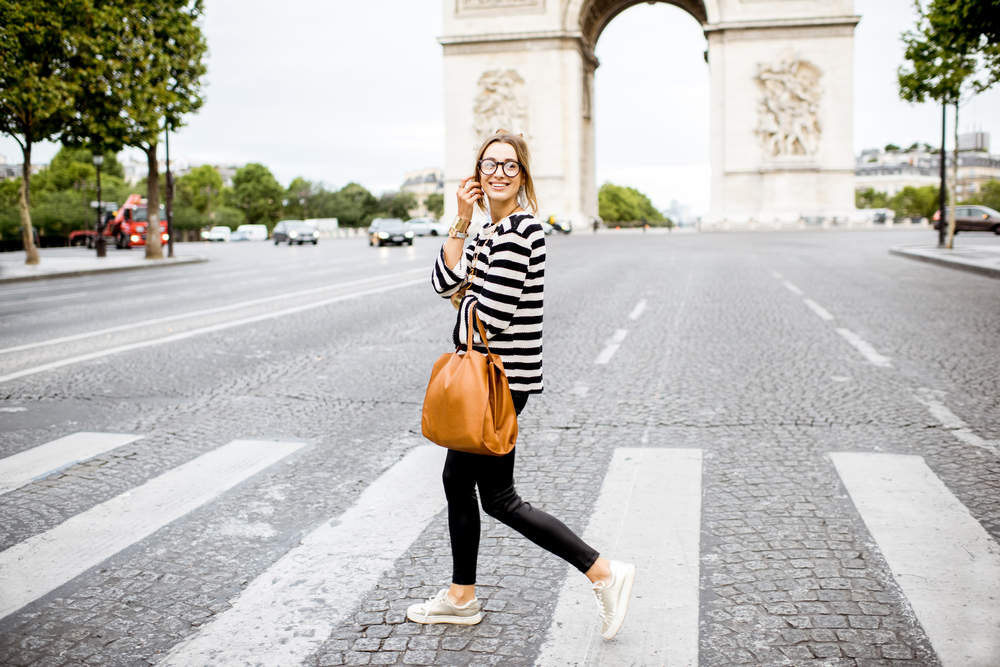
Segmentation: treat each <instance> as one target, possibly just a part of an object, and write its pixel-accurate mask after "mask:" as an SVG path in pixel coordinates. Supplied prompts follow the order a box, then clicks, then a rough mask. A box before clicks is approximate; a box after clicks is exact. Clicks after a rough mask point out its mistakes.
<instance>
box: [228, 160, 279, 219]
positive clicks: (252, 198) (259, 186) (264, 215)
mask: <svg viewBox="0 0 1000 667" xmlns="http://www.w3.org/2000/svg"><path fill="white" fill-rule="evenodd" d="M284 194H285V189H284V188H283V187H281V185H280V184H279V183H278V181H277V180H276V179H275V178H274V175H273V174H272V173H271V171H270V170H269V169H268V168H267V167H265V166H264V165H262V164H257V163H254V162H251V163H250V164H248V165H247V166H245V167H243V168H241V169H238V170H237V171H236V175H235V176H233V194H232V200H231V201H232V203H233V205H234V206H235V207H236V208H238V209H241V210H242V211H243V213H244V215H245V216H246V220H247V222H248V223H251V224H258V223H263V224H266V225H268V226H273V225H274V223H276V222H277V221H278V220H279V219H280V218H281V199H282V197H283V196H284Z"/></svg>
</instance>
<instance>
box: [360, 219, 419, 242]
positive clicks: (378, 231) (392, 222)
mask: <svg viewBox="0 0 1000 667" xmlns="http://www.w3.org/2000/svg"><path fill="white" fill-rule="evenodd" d="M404 243H405V244H406V245H413V232H412V231H410V230H409V229H407V227H406V223H405V222H403V221H402V220H400V219H399V218H375V219H374V220H372V224H371V226H370V227H369V228H368V245H376V244H378V245H380V246H383V245H389V244H394V245H403V244H404Z"/></svg>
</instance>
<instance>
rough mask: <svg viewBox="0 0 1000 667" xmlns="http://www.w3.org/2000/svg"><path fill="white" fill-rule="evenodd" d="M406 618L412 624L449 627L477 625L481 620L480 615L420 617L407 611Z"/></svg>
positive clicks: (481, 616)
mask: <svg viewBox="0 0 1000 667" xmlns="http://www.w3.org/2000/svg"><path fill="white" fill-rule="evenodd" d="M406 618H408V619H410V620H411V621H413V622H414V623H421V624H423V625H434V624H436V623H448V624H451V625H478V624H479V623H480V622H481V621H482V620H483V615H482V613H477V614H476V615H475V616H445V615H438V616H422V615H418V614H411V613H410V612H409V611H407V612H406Z"/></svg>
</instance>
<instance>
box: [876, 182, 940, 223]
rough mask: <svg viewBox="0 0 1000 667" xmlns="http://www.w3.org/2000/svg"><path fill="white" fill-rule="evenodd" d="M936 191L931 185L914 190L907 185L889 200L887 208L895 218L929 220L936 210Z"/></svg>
mask: <svg viewBox="0 0 1000 667" xmlns="http://www.w3.org/2000/svg"><path fill="white" fill-rule="evenodd" d="M938 192H939V191H938V189H937V188H936V187H934V186H933V185H925V186H923V187H919V188H915V187H913V186H912V185H908V186H906V187H905V188H903V189H902V190H900V191H899V193H897V194H896V195H895V196H894V197H893V198H892V199H890V200H889V206H888V208H891V209H892V210H893V211H895V212H896V218H897V219H898V220H902V219H903V218H930V217H932V216H933V215H934V212H935V211H936V210H937V208H938Z"/></svg>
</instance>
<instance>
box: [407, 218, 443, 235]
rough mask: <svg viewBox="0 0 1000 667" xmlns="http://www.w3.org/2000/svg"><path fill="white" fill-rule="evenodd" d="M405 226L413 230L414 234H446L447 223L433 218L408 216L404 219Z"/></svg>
mask: <svg viewBox="0 0 1000 667" xmlns="http://www.w3.org/2000/svg"><path fill="white" fill-rule="evenodd" d="M406 228H407V229H408V230H410V231H411V232H413V235H414V236H447V235H448V225H445V224H442V223H440V222H438V221H437V220H435V219H434V218H410V219H409V220H407V221H406Z"/></svg>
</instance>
